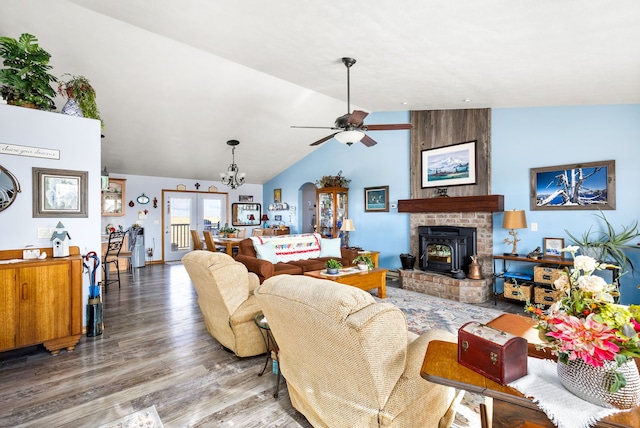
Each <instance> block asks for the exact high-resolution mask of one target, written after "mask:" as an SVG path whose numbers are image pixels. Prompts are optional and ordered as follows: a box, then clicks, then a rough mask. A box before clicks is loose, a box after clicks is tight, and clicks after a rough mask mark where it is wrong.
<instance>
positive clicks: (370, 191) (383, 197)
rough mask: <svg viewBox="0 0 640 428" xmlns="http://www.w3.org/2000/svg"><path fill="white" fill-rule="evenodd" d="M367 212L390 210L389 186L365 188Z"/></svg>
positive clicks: (365, 207)
mask: <svg viewBox="0 0 640 428" xmlns="http://www.w3.org/2000/svg"><path fill="white" fill-rule="evenodd" d="M364 211H365V212H389V186H377V187H365V188H364Z"/></svg>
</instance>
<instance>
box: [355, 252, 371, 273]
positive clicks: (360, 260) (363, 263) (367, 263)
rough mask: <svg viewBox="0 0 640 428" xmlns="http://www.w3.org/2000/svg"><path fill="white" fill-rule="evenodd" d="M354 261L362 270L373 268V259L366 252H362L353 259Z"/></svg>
mask: <svg viewBox="0 0 640 428" xmlns="http://www.w3.org/2000/svg"><path fill="white" fill-rule="evenodd" d="M352 263H353V264H354V265H357V266H358V269H360V270H371V269H373V260H371V257H369V256H367V255H366V254H360V255H359V256H358V257H356V258H355V259H353V261H352Z"/></svg>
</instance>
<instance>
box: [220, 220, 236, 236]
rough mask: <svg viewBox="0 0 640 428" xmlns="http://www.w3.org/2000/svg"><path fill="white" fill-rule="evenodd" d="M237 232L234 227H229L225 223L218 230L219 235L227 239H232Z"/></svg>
mask: <svg viewBox="0 0 640 428" xmlns="http://www.w3.org/2000/svg"><path fill="white" fill-rule="evenodd" d="M237 230H238V229H236V228H235V227H231V226H229V224H228V223H225V225H224V226H222V227H221V228H220V233H221V234H222V235H224V236H226V237H227V238H233V235H234V234H235V233H236V231H237Z"/></svg>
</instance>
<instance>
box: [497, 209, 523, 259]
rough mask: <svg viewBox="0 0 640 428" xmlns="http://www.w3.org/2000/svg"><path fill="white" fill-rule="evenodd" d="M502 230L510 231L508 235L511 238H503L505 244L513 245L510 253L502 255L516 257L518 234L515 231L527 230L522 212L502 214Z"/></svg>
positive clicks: (514, 211)
mask: <svg viewBox="0 0 640 428" xmlns="http://www.w3.org/2000/svg"><path fill="white" fill-rule="evenodd" d="M502 228H503V229H511V230H510V231H509V235H511V236H512V237H513V238H512V239H509V238H505V239H504V241H503V242H504V243H505V244H511V245H513V248H512V249H511V252H510V253H504V255H505V256H514V257H517V256H518V251H517V249H518V241H520V240H519V239H518V232H516V231H515V229H526V228H527V217H526V216H525V214H524V210H511V211H505V212H504V218H503V219H502Z"/></svg>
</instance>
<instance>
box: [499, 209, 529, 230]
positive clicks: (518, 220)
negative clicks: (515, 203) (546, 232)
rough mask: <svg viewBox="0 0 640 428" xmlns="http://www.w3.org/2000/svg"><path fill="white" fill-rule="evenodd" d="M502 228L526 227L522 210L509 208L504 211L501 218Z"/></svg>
mask: <svg viewBox="0 0 640 428" xmlns="http://www.w3.org/2000/svg"><path fill="white" fill-rule="evenodd" d="M502 228H503V229H526V228H527V217H526V216H525V214H524V210H511V211H505V212H504V218H503V219H502Z"/></svg>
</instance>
